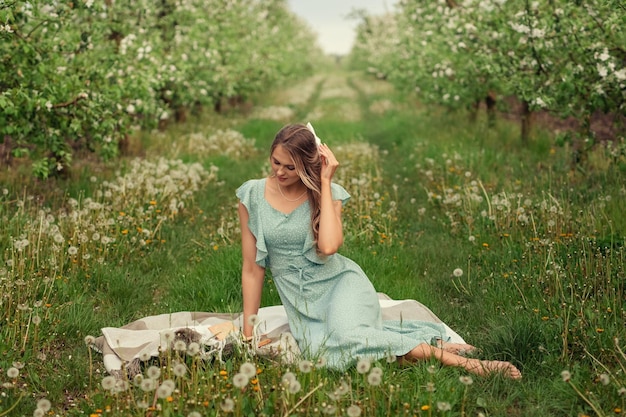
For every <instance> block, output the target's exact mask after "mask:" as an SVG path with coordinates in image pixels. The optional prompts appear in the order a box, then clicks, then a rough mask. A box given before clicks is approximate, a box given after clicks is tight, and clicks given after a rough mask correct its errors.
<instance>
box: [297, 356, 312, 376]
mask: <svg viewBox="0 0 626 417" xmlns="http://www.w3.org/2000/svg"><path fill="white" fill-rule="evenodd" d="M298 369H300V372H302V373H304V374H308V373H309V372H311V371H312V370H313V362H311V361H309V360H306V359H304V360H301V361H300V362H299V363H298Z"/></svg>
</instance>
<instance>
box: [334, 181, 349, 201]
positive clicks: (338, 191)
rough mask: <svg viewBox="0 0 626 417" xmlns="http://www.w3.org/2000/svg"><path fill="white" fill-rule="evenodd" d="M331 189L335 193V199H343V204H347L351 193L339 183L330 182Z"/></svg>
mask: <svg viewBox="0 0 626 417" xmlns="http://www.w3.org/2000/svg"><path fill="white" fill-rule="evenodd" d="M330 191H331V193H332V194H333V200H341V205H342V206H345V205H346V203H347V202H348V200H349V199H350V194H348V192H347V191H346V189H345V188H343V187H342V186H341V185H339V184H335V183H334V182H332V183H330Z"/></svg>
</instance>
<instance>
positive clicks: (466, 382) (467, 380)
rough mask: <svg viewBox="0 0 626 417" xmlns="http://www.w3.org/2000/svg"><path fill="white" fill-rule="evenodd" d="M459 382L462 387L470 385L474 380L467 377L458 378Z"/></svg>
mask: <svg viewBox="0 0 626 417" xmlns="http://www.w3.org/2000/svg"><path fill="white" fill-rule="evenodd" d="M459 381H461V384H463V385H472V384H473V383H474V380H473V379H472V377H471V376H469V375H462V376H460V377H459Z"/></svg>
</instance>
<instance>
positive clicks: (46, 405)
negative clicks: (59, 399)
mask: <svg viewBox="0 0 626 417" xmlns="http://www.w3.org/2000/svg"><path fill="white" fill-rule="evenodd" d="M37 408H39V409H41V410H43V411H44V412H46V411H49V410H50V408H52V404H51V403H50V400H48V399H47V398H42V399H40V400H39V401H37Z"/></svg>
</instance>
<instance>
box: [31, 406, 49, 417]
mask: <svg viewBox="0 0 626 417" xmlns="http://www.w3.org/2000/svg"><path fill="white" fill-rule="evenodd" d="M45 415H46V412H45V411H43V410H42V409H41V408H35V411H33V417H44V416H45Z"/></svg>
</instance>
